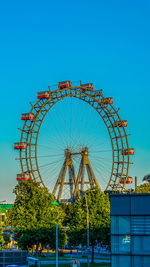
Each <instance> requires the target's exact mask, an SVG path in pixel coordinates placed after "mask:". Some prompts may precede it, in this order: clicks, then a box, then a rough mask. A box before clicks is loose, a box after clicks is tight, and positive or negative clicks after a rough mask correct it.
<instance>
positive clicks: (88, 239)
mask: <svg viewBox="0 0 150 267" xmlns="http://www.w3.org/2000/svg"><path fill="white" fill-rule="evenodd" d="M85 201H86V211H87V212H86V221H87V253H88V257H87V265H88V267H89V266H90V261H89V243H90V231H89V209H88V203H87V196H86V193H85Z"/></svg>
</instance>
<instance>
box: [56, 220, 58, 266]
mask: <svg viewBox="0 0 150 267" xmlns="http://www.w3.org/2000/svg"><path fill="white" fill-rule="evenodd" d="M56 267H58V224H56Z"/></svg>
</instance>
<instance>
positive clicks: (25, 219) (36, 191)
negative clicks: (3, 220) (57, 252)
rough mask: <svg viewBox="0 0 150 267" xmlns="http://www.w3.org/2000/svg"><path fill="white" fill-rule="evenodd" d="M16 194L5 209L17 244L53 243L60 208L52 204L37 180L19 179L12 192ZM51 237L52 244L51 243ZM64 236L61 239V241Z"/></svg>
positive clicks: (21, 245) (37, 244)
mask: <svg viewBox="0 0 150 267" xmlns="http://www.w3.org/2000/svg"><path fill="white" fill-rule="evenodd" d="M13 192H14V193H15V195H16V199H15V203H14V206H13V208H12V209H11V210H10V211H9V213H8V216H7V221H8V222H9V225H11V226H12V227H13V229H14V231H15V233H16V236H17V241H18V245H19V246H20V247H21V248H24V249H25V248H26V249H29V248H31V247H32V246H33V245H36V248H37V250H38V248H39V247H40V246H44V245H46V244H49V245H50V247H51V248H52V247H53V244H55V242H54V240H53V239H52V236H54V234H52V233H54V228H55V226H56V224H58V226H59V227H61V226H62V222H63V219H64V215H65V214H64V211H63V210H62V209H61V207H60V206H57V205H54V204H53V199H52V195H51V194H50V193H49V192H48V190H47V189H46V188H43V187H41V186H40V184H39V183H37V182H35V181H33V180H28V181H20V182H19V184H18V185H17V186H16V187H15V189H14V191H13ZM52 240H53V243H52ZM64 240H65V239H64V237H63V238H62V242H64Z"/></svg>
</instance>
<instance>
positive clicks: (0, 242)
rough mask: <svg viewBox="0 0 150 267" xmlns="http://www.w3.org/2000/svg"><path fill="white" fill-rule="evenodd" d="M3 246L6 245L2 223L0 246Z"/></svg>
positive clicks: (0, 226) (0, 227)
mask: <svg viewBox="0 0 150 267" xmlns="http://www.w3.org/2000/svg"><path fill="white" fill-rule="evenodd" d="M3 244H4V238H3V228H2V225H1V223H0V246H2V245H3Z"/></svg>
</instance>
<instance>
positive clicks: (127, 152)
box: [121, 148, 134, 155]
mask: <svg viewBox="0 0 150 267" xmlns="http://www.w3.org/2000/svg"><path fill="white" fill-rule="evenodd" d="M121 155H134V148H129V149H124V150H122V152H121Z"/></svg>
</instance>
